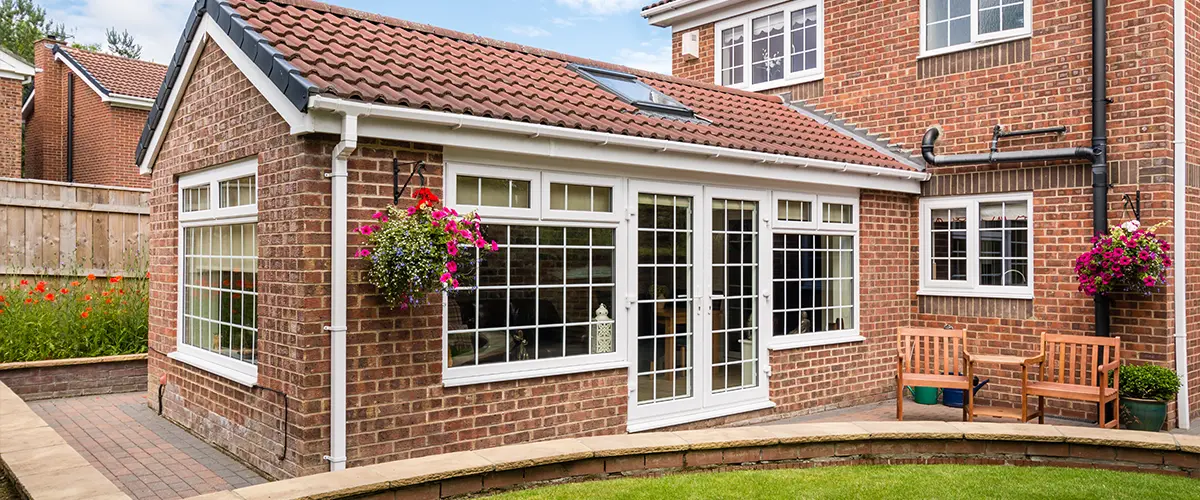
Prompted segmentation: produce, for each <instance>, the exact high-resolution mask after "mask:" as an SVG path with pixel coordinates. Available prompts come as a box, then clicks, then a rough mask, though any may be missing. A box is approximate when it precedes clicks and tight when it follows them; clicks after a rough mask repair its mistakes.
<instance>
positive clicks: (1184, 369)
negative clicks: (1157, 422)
mask: <svg viewBox="0 0 1200 500" xmlns="http://www.w3.org/2000/svg"><path fill="white" fill-rule="evenodd" d="M1174 14H1175V16H1174V17H1175V22H1174V24H1175V45H1174V50H1175V140H1174V141H1173V142H1174V145H1175V147H1174V152H1175V160H1174V161H1175V259H1174V260H1175V373H1177V374H1179V379H1180V382H1182V385H1181V386H1180V390H1179V396H1178V397H1177V398H1176V405H1175V408H1176V410H1175V411H1176V413H1177V416H1178V419H1179V428H1180V429H1189V428H1191V411H1192V410H1191V404H1190V402H1189V401H1190V399H1191V398H1190V397H1189V396H1190V395H1189V394H1188V378H1189V377H1188V375H1189V374H1188V352H1187V326H1188V324H1187V266H1186V262H1185V261H1184V259H1185V257H1186V255H1187V149H1186V148H1185V147H1184V140H1185V138H1186V137H1187V112H1186V111H1187V110H1186V109H1185V104H1186V103H1187V88H1188V87H1187V71H1186V70H1185V66H1186V65H1187V60H1188V59H1187V43H1186V40H1184V36H1183V35H1184V33H1183V31H1184V26H1185V25H1186V24H1187V11H1186V9H1185V7H1184V0H1175V10H1174Z"/></svg>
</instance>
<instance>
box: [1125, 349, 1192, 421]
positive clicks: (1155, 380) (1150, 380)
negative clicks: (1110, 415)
mask: <svg viewBox="0 0 1200 500" xmlns="http://www.w3.org/2000/svg"><path fill="white" fill-rule="evenodd" d="M1118 376H1119V377H1120V378H1121V379H1120V382H1121V420H1122V423H1124V424H1125V428H1126V429H1133V430H1138V431H1152V432H1158V431H1159V430H1160V429H1162V426H1163V423H1164V422H1166V420H1167V402H1169V401H1171V400H1173V399H1175V394H1177V393H1178V392H1179V376H1178V375H1176V374H1175V372H1173V371H1171V370H1169V369H1167V368H1163V367H1161V366H1155V365H1124V366H1122V367H1121V368H1120V370H1118Z"/></svg>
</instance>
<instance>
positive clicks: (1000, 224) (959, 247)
mask: <svg viewBox="0 0 1200 500" xmlns="http://www.w3.org/2000/svg"><path fill="white" fill-rule="evenodd" d="M1032 208H1033V197H1032V194H1030V193H1024V194H1003V195H985V196H969V197H946V198H925V199H922V200H921V292H922V293H923V294H926V295H957V296H972V297H999V298H1032V297H1033V255H1032V244H1033V238H1032V230H1033V225H1032V223H1031V220H1032V217H1031V216H1032Z"/></svg>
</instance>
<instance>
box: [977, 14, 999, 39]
mask: <svg viewBox="0 0 1200 500" xmlns="http://www.w3.org/2000/svg"><path fill="white" fill-rule="evenodd" d="M997 31H1000V9H982V10H980V11H979V33H981V34H985V33H995V32H997Z"/></svg>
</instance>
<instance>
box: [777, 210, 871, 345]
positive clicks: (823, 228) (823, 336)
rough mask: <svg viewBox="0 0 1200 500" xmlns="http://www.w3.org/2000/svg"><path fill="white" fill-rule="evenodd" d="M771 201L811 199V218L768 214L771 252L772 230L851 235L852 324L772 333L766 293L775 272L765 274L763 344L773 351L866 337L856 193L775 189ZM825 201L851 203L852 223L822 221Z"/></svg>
mask: <svg viewBox="0 0 1200 500" xmlns="http://www.w3.org/2000/svg"><path fill="white" fill-rule="evenodd" d="M771 200H772V203H773V204H774V205H775V206H776V207H778V204H779V201H780V200H788V201H810V202H812V211H813V213H812V218H813V220H812V222H793V221H784V220H780V219H779V217H778V213H772V214H771V225H772V232H771V239H770V249H771V252H772V253H774V249H775V247H774V235H775V234H800V235H815V236H850V237H853V238H854V270H853V283H854V292H853V293H854V302H853V303H854V328H848V329H845V330H837V331H831V332H814V333H804V334H797V335H775V323H774V320H775V316H774V310H775V308H774V302H773V300H774V297H770V294H771V293H773V292H774V280H775V275H774V272H773V270H772V273H771V274H770V275H769V278H770V282H771V285H772V288H770V289H768V291H767V293H768V297H770V299H771V301H769V302H768V308H769V309H770V311H769V312H771V313H772V314H771V316H770V319H769V320H768V323H767V324H769V325H770V327H771V331H770V332H768V336H767V338H768V340H767V342H766V343H767V348H768V349H770V350H772V351H776V350H784V349H795V348H799V347H815V346H825V345H833V344H844V343H849V342H862V341H864V340H866V338H865V337H863V336H862V335H861V333H860V332H861V330H860V329H861V324H862V288H861V287H862V278H861V276H862V274H861V262H862V254H861V252H860V250H861V248H860V247H861V244H862V243H861V240H862V238H860V236H859V209H858V206H859V198H858V196H828V195H815V194H811V193H796V192H784V191H775V192H773V193H772V196H771ZM826 203H835V204H843V205H850V206H851V214H852V215H851V216H852V217H853V220H854V222H853V223H852V224H837V223H828V222H824V219H823V213H824V205H825V204H826ZM773 264H774V256H773V255H772V265H773Z"/></svg>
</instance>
